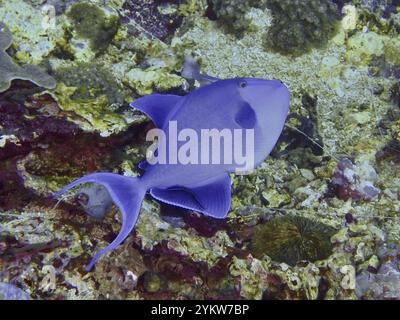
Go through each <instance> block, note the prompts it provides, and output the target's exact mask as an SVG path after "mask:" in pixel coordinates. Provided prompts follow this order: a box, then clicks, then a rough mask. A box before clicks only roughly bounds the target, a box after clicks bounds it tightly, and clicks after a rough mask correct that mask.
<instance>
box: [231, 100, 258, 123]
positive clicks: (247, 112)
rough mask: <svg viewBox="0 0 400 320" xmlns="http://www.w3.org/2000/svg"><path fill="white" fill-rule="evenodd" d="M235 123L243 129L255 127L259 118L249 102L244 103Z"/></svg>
mask: <svg viewBox="0 0 400 320" xmlns="http://www.w3.org/2000/svg"><path fill="white" fill-rule="evenodd" d="M235 122H236V123H237V124H238V125H239V126H241V127H242V128H243V129H253V128H254V127H255V125H256V122H257V116H256V113H255V112H254V110H253V108H252V107H251V106H250V105H249V104H248V103H247V102H243V104H242V105H241V106H240V108H239V111H238V112H237V113H236V114H235Z"/></svg>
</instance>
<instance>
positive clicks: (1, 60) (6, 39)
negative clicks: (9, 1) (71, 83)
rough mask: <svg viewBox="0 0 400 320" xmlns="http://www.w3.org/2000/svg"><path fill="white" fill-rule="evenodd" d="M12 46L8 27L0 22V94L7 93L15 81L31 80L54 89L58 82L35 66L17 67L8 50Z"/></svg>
mask: <svg viewBox="0 0 400 320" xmlns="http://www.w3.org/2000/svg"><path fill="white" fill-rule="evenodd" d="M11 44H12V35H11V32H10V30H9V29H8V28H7V26H6V25H5V24H4V23H2V22H0V92H3V91H6V90H7V89H8V88H9V87H10V85H11V81H12V80H15V79H20V80H29V81H31V82H33V83H35V84H37V85H38V86H41V87H45V88H49V89H51V88H54V87H55V86H56V82H55V80H54V79H53V77H51V76H49V75H48V74H46V73H45V72H43V71H42V69H40V68H39V67H37V66H35V65H25V66H22V67H21V66H19V65H17V64H16V63H15V62H14V61H13V59H12V58H11V57H10V56H9V55H8V54H7V52H6V50H7V49H8V48H9V47H10V46H11Z"/></svg>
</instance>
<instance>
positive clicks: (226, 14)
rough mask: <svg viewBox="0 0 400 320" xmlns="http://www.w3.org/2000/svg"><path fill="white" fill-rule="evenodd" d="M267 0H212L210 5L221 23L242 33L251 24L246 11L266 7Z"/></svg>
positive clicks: (239, 33)
mask: <svg viewBox="0 0 400 320" xmlns="http://www.w3.org/2000/svg"><path fill="white" fill-rule="evenodd" d="M265 2H266V1H265V0H260V1H257V0H246V1H238V0H227V1H226V0H211V1H210V7H212V9H213V12H215V14H216V16H217V18H218V19H219V20H220V22H221V23H223V24H224V25H226V26H227V27H228V29H229V30H232V31H234V32H235V33H237V34H238V35H241V34H242V33H243V32H244V31H245V30H246V29H248V28H249V25H250V21H249V19H248V18H247V17H246V13H247V12H248V11H249V10H250V8H252V7H253V8H263V7H265Z"/></svg>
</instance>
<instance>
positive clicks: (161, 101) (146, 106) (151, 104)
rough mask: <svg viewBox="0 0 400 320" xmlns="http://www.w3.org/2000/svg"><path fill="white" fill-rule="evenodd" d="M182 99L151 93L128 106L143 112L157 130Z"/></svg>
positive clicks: (171, 95) (170, 95)
mask: <svg viewBox="0 0 400 320" xmlns="http://www.w3.org/2000/svg"><path fill="white" fill-rule="evenodd" d="M182 99H183V97H181V96H177V95H173V94H157V93H153V94H150V95H148V96H145V97H142V98H139V99H136V100H135V101H133V102H131V103H130V106H131V107H132V108H135V109H138V110H140V111H142V112H144V113H145V114H146V115H147V116H148V117H149V118H151V120H152V121H153V122H154V124H155V125H156V127H157V128H162V127H163V126H164V123H165V121H166V119H167V118H168V115H169V114H170V113H171V111H172V110H174V109H175V107H176V106H177V104H178V103H179V102H180V101H181V100H182Z"/></svg>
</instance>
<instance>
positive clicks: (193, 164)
mask: <svg viewBox="0 0 400 320" xmlns="http://www.w3.org/2000/svg"><path fill="white" fill-rule="evenodd" d="M182 74H183V75H184V76H185V77H189V78H192V79H196V80H198V81H199V82H200V83H202V86H201V87H200V88H197V89H195V90H193V91H191V92H190V93H188V94H187V95H186V96H178V95H171V94H150V95H148V96H145V97H142V98H138V99H136V100H135V101H133V102H132V103H131V104H130V105H131V107H133V108H136V109H138V110H140V111H142V112H143V113H145V114H146V115H147V116H148V117H150V118H151V120H152V121H153V122H154V124H155V126H156V127H157V128H158V129H159V130H158V131H157V132H156V136H157V139H158V141H157V143H158V145H160V143H162V144H163V145H164V146H163V147H162V148H161V147H160V146H159V147H158V148H156V149H157V150H154V152H153V154H152V156H150V157H148V161H147V162H143V163H141V164H140V167H141V168H143V169H144V170H145V171H144V174H143V175H142V176H141V177H138V178H132V177H126V176H122V175H118V174H112V173H103V172H99V173H93V174H89V175H86V176H84V177H82V178H80V179H77V180H75V181H73V182H72V183H70V184H68V185H67V186H65V187H64V188H63V189H62V190H60V191H59V192H58V193H57V194H56V195H55V197H59V196H60V195H61V194H63V193H64V192H66V191H67V190H68V189H71V188H72V187H74V186H76V185H78V184H81V183H87V182H91V183H98V184H101V185H103V186H104V187H105V188H106V189H107V190H108V192H109V194H110V196H111V198H112V200H113V201H114V203H115V204H116V205H117V206H118V208H119V210H120V212H121V214H122V226H121V229H120V232H119V234H118V236H117V237H116V238H115V240H114V241H112V242H111V243H110V244H109V245H108V246H107V247H105V248H104V249H102V250H100V251H98V252H97V253H96V254H95V256H94V257H93V259H92V260H91V262H90V263H89V264H88V266H87V267H86V270H90V269H91V268H92V267H93V266H94V264H95V263H96V261H97V260H98V259H99V257H100V256H101V255H103V254H105V253H106V252H108V251H110V250H112V249H114V248H115V247H116V246H118V245H119V244H120V243H121V242H123V241H124V239H125V238H126V237H127V236H128V235H129V233H130V232H131V231H132V229H133V228H134V226H135V224H136V221H137V219H138V216H139V212H140V208H141V204H142V201H143V198H144V196H145V194H146V193H149V194H150V195H151V196H152V197H153V198H155V199H157V200H159V201H162V202H165V203H168V204H172V205H175V206H179V207H183V208H187V209H189V210H194V211H197V212H201V213H202V214H204V215H206V216H210V217H213V218H217V219H223V218H225V217H226V215H227V213H228V211H229V210H230V205H231V181H230V177H229V173H232V172H246V171H251V169H252V167H255V166H257V165H259V164H260V163H262V162H263V161H264V159H265V158H266V157H267V156H268V155H269V153H270V152H271V151H272V149H273V147H274V146H275V144H276V142H277V140H278V138H279V136H280V134H281V132H282V130H283V127H284V124H285V121H286V117H287V115H288V111H289V105H290V94H289V91H288V89H287V88H286V86H285V85H284V84H283V83H282V82H281V81H278V80H265V79H257V78H234V79H223V80H220V79H217V78H213V77H210V76H207V75H202V74H200V72H198V70H197V69H196V66H195V65H194V64H193V63H191V62H190V61H189V62H188V63H187V65H186V68H184V72H182ZM154 130H157V129H154ZM204 132H206V133H207V134H208V138H210V139H209V141H208V147H209V150H210V149H211V155H210V154H209V153H206V151H209V150H204V149H203V148H204V146H203V143H202V142H204V139H203V138H204V136H205V134H204ZM210 132H212V133H217V134H220V137H223V140H224V144H222V143H220V144H216V145H215V144H212V147H211V148H210V143H209V142H210V140H212V139H213V138H214V136H213V135H210ZM230 132H233V133H234V134H232V135H231V136H229V133H230ZM238 132H239V133H240V134H237V133H238ZM161 133H164V134H161ZM182 133H183V136H182ZM196 137H201V138H202V139H201V140H202V141H201V142H199V141H193V140H194V139H195V138H196ZM245 137H250V138H252V139H253V141H250V142H248V141H246V139H245ZM188 138H189V140H192V141H190V145H189V147H188V144H189V141H188V140H187V139H188ZM171 140H175V141H173V142H174V143H171ZM233 140H239V142H238V143H236V142H237V141H233ZM211 142H215V141H211ZM220 142H221V141H220ZM199 144H201V146H202V149H201V150H200V149H199V150H197V151H196V150H195V149H196V148H198V147H199ZM237 146H239V147H241V148H236V147H237ZM244 146H249V148H247V147H246V152H247V153H249V152H251V153H252V154H251V155H246V156H249V157H247V158H246V157H243V147H244ZM229 148H231V149H234V151H233V155H229V154H228V155H227V154H226V153H224V154H223V155H224V161H221V157H214V153H218V152H222V151H223V152H225V151H227V150H228V151H229ZM236 149H240V150H241V152H239V151H240V150H236ZM213 152H214V153H213ZM205 154H206V156H205ZM238 154H239V155H241V156H238ZM243 159H247V160H248V159H250V160H251V161H249V163H244V161H243ZM154 160H157V161H154ZM214 160H220V162H218V161H214ZM248 169H250V170H248Z"/></svg>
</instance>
